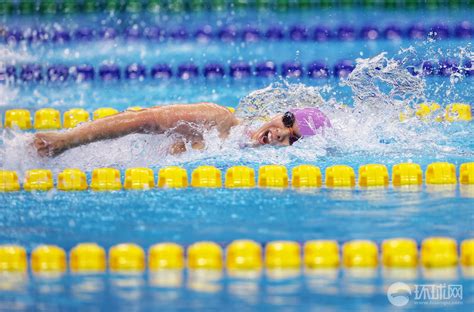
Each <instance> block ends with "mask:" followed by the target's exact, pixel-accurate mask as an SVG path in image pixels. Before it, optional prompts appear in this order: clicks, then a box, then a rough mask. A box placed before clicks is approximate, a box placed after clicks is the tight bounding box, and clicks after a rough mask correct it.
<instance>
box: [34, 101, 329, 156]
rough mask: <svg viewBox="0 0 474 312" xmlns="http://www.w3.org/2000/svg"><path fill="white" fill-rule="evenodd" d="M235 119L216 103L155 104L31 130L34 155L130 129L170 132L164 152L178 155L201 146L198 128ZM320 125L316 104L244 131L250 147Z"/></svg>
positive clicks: (225, 131) (289, 140) (224, 128)
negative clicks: (54, 127)
mask: <svg viewBox="0 0 474 312" xmlns="http://www.w3.org/2000/svg"><path fill="white" fill-rule="evenodd" d="M241 123H242V120H239V119H238V118H236V117H235V115H234V114H233V113H232V112H230V111H229V110H228V109H227V108H225V107H223V106H220V105H217V104H212V103H198V104H186V105H179V104H177V105H168V106H156V107H152V108H147V109H141V110H138V111H125V112H122V113H119V114H116V115H112V116H108V117H105V118H101V119H97V120H94V121H90V122H86V123H82V124H80V125H78V126H77V127H75V128H73V129H71V130H68V131H62V132H42V133H37V134H36V135H35V137H34V140H33V145H34V146H35V148H36V150H37V151H38V154H39V155H40V156H48V157H53V156H56V155H59V154H61V153H62V152H64V151H66V150H68V149H71V148H74V147H77V146H80V145H84V144H88V143H92V142H96V141H101V140H106V139H113V138H118V137H122V136H125V135H128V134H132V133H156V134H163V133H171V134H176V135H177V137H178V138H179V139H177V141H176V142H175V143H174V144H173V145H172V147H171V149H170V151H169V152H170V154H179V153H182V152H184V151H186V143H190V145H191V147H192V148H193V149H203V148H204V147H205V142H204V139H203V131H206V130H211V129H216V130H217V131H218V133H219V137H221V138H226V137H227V136H228V135H229V132H230V130H231V128H232V127H235V126H237V125H239V124H241ZM325 126H326V127H329V126H330V122H329V120H328V118H327V117H326V116H325V115H324V114H323V113H322V112H321V111H320V110H319V109H317V108H298V109H291V110H289V111H288V112H286V113H284V114H278V115H276V116H274V117H273V118H272V119H271V120H270V121H269V122H267V123H265V124H264V125H263V126H261V127H260V128H259V129H258V130H256V131H254V132H251V133H249V139H250V141H251V143H250V146H260V145H266V144H270V145H279V146H288V145H292V144H293V143H294V142H296V141H297V140H298V139H300V138H302V137H306V136H312V135H315V134H316V130H317V129H319V128H321V127H325Z"/></svg>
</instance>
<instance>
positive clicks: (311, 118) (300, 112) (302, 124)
mask: <svg viewBox="0 0 474 312" xmlns="http://www.w3.org/2000/svg"><path fill="white" fill-rule="evenodd" d="M290 112H292V113H293V115H295V122H296V124H297V125H298V128H299V130H300V133H301V135H302V136H310V135H315V134H316V130H318V129H319V128H322V127H331V123H330V122H329V119H328V117H327V116H326V115H324V113H323V112H321V111H320V110H319V109H317V108H313V107H306V108H295V109H290Z"/></svg>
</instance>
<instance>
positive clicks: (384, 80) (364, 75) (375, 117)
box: [0, 54, 474, 172]
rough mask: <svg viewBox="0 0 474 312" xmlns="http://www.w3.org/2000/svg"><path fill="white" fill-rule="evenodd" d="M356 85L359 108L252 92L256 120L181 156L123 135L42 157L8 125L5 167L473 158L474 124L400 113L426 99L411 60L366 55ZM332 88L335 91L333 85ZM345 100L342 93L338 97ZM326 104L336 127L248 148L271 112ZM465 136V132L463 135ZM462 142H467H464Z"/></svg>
mask: <svg viewBox="0 0 474 312" xmlns="http://www.w3.org/2000/svg"><path fill="white" fill-rule="evenodd" d="M342 84H343V85H345V86H349V87H350V88H351V89H352V92H353V93H352V94H353V99H354V105H353V106H346V105H343V104H342V103H340V102H338V101H337V98H335V97H330V98H326V99H325V98H324V96H323V95H322V94H326V93H327V92H325V91H326V90H325V89H324V88H321V87H312V86H306V85H304V84H290V83H286V82H283V83H277V84H273V85H270V86H268V87H266V88H264V89H261V90H256V91H253V92H251V93H250V94H249V95H247V96H245V97H244V98H243V99H242V101H241V103H240V104H239V107H238V109H237V112H236V115H237V116H238V117H240V118H242V119H245V120H251V121H252V122H251V123H249V124H250V125H249V124H244V125H241V126H238V127H235V128H233V129H232V131H231V134H230V136H229V138H227V139H226V140H221V139H220V138H219V137H218V133H217V132H216V131H209V132H206V133H205V134H204V138H205V140H206V142H207V146H206V148H205V149H204V150H202V151H197V150H192V149H191V148H190V146H188V152H186V153H184V154H182V155H179V156H170V155H168V154H167V151H168V150H169V148H170V146H171V144H172V143H173V138H172V136H167V135H146V134H133V135H129V136H126V137H123V138H119V139H114V140H107V141H102V142H96V143H93V144H89V145H86V146H80V147H78V148H75V149H72V150H69V151H67V152H65V153H63V154H62V155H60V156H58V157H56V158H52V159H50V158H40V157H38V156H37V155H36V153H35V151H34V150H33V148H32V146H31V145H30V142H31V138H32V134H28V133H21V132H17V131H10V130H4V131H3V132H2V136H1V140H2V143H1V144H0V166H1V167H5V168H10V169H14V170H17V171H19V172H24V171H25V170H26V169H31V168H41V167H43V168H53V170H54V171H55V172H58V171H60V170H62V169H64V168H68V167H76V168H80V169H82V170H85V171H90V170H92V169H93V168H96V167H105V166H113V167H118V168H126V167H139V166H147V167H161V166H167V165H185V166H191V167H192V166H194V165H197V164H215V165H218V166H225V167H227V166H229V165H232V164H250V165H255V164H268V163H279V164H292V163H301V162H318V163H319V162H321V161H329V162H340V163H347V162H358V161H359V162H360V161H362V162H366V161H368V159H375V160H378V161H379V162H382V163H386V161H387V159H392V160H393V159H396V158H397V157H398V158H403V159H402V160H403V161H406V160H408V159H412V158H416V157H420V156H422V157H431V158H432V159H433V158H443V157H451V156H456V155H460V154H461V157H464V158H465V157H472V156H474V152H473V151H472V147H469V144H468V143H461V145H462V144H468V145H467V146H464V147H463V146H460V145H459V137H465V136H466V131H467V133H468V135H469V133H470V135H472V129H471V128H466V127H465V126H459V127H452V126H448V125H445V124H443V123H435V122H434V121H428V122H421V121H419V120H415V119H412V120H408V121H407V122H404V123H401V122H400V121H399V118H398V114H399V112H400V111H401V110H403V109H404V108H405V107H407V106H410V105H414V104H416V103H417V102H418V101H419V100H420V99H424V98H425V95H424V90H425V87H426V81H425V80H424V79H423V78H422V77H413V76H412V75H411V74H409V73H408V72H407V71H406V70H405V69H404V64H403V62H400V61H395V60H392V59H388V58H387V57H386V55H385V54H380V55H377V56H375V57H374V58H370V59H358V60H357V66H356V69H355V70H354V71H353V72H352V74H351V75H350V76H349V77H348V78H347V79H346V80H344V81H343V82H342ZM326 89H327V88H326ZM336 97H337V96H336ZM307 106H312V107H319V108H320V109H321V110H322V111H323V112H324V113H326V114H327V115H328V117H329V118H330V120H331V123H332V128H328V129H324V131H322V132H321V133H320V134H319V135H317V136H314V137H310V138H305V139H303V140H300V141H298V142H296V144H294V145H293V146H291V147H286V148H278V147H273V146H264V147H260V148H241V147H240V146H241V144H240V143H241V142H242V140H246V139H247V138H246V135H245V131H246V129H247V127H249V126H250V127H256V126H258V125H259V124H260V123H262V122H263V119H264V118H263V117H269V116H273V115H274V114H276V113H280V112H284V111H285V110H287V109H288V108H290V107H307ZM460 133H461V134H462V135H461V136H460V135H459V134H460ZM461 141H462V140H461Z"/></svg>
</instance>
